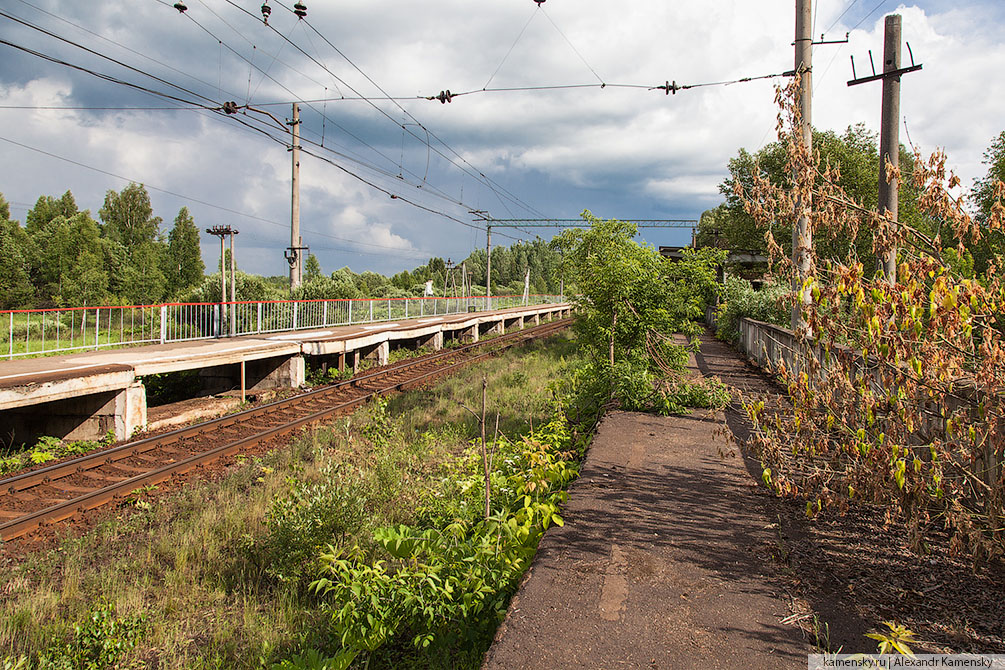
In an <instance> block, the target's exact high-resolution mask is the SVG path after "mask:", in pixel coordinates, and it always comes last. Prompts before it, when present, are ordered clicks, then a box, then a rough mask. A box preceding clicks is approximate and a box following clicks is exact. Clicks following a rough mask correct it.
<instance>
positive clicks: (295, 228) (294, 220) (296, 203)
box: [286, 103, 303, 291]
mask: <svg viewBox="0 0 1005 670" xmlns="http://www.w3.org/2000/svg"><path fill="white" fill-rule="evenodd" d="M288 123H289V125H290V127H291V128H292V134H293V143H292V144H291V145H290V151H291V152H292V153H293V180H292V181H293V200H292V206H291V211H290V248H289V249H288V253H287V254H286V260H287V261H289V264H290V290H291V291H292V290H293V289H295V288H297V287H298V286H300V282H301V279H302V278H301V276H300V251H301V247H302V246H303V245H302V244H301V242H300V105H298V104H297V103H293V118H292V119H291V120H290V121H288Z"/></svg>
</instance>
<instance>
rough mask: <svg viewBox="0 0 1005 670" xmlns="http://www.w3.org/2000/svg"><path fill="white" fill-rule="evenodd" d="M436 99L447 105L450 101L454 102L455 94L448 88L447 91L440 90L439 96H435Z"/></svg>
mask: <svg viewBox="0 0 1005 670" xmlns="http://www.w3.org/2000/svg"><path fill="white" fill-rule="evenodd" d="M434 100H439V101H440V104H441V105H445V104H447V103H448V102H453V101H454V96H453V94H452V93H451V92H450V91H449V90H447V91H440V94H439V95H438V96H436V97H435V98H434Z"/></svg>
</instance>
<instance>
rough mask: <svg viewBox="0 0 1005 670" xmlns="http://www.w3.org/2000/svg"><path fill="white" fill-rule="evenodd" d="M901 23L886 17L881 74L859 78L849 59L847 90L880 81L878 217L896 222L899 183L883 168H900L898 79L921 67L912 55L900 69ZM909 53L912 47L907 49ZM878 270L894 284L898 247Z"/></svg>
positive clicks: (883, 261)
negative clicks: (850, 75)
mask: <svg viewBox="0 0 1005 670" xmlns="http://www.w3.org/2000/svg"><path fill="white" fill-rule="evenodd" d="M901 26H902V21H901V17H900V14H890V15H889V16H887V17H886V22H885V26H884V28H885V31H884V35H883V72H882V74H876V67H875V65H873V66H872V75H871V76H867V77H859V76H858V74H857V73H856V72H855V57H854V56H852V59H851V71H852V80H851V81H849V82H848V85H849V86H857V85H858V84H865V83H868V82H871V81H877V80H882V81H883V111H882V125H881V127H880V137H879V213H880V215H882V216H885V217H887V218H890V219H893V220H896V219H897V216H898V214H899V193H898V191H899V188H900V182H899V180H898V179H896V178H894V179H892V180H890V181H887V180H886V164H887V163H888V162H889V163H890V164H891V165H892V166H893V167H895V168H896V167H899V166H900V77H901V75H904V74H907V73H908V72H917V71H918V70H920V69H921V67H922V66H921V65H920V64H919V65H915V63H914V55H913V54H912V55H911V65H910V66H908V67H901V65H900V40H901ZM907 50H908V52H910V51H911V45H910V44H908V45H907ZM869 62H870V63H872V51H870V52H869ZM879 268H880V269H881V270H882V271H883V277H884V278H885V279H886V281H887V282H889V283H890V284H893V283H895V282H896V281H897V247H896V246H893V247H891V248H890V249H887V251H886V253H885V254H884V255H883V256H882V257H881V258H880V259H879Z"/></svg>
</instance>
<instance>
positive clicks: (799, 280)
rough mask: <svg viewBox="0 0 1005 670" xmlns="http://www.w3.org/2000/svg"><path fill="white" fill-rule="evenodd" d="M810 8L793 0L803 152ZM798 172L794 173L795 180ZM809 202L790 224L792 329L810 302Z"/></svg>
mask: <svg viewBox="0 0 1005 670" xmlns="http://www.w3.org/2000/svg"><path fill="white" fill-rule="evenodd" d="M812 30H813V9H812V0H796V42H795V45H796V54H795V71H796V72H797V73H798V74H799V76H800V90H799V112H800V127H799V135H800V138H801V139H802V142H803V146H804V147H805V149H806V152H807V153H808V154H810V155H812V152H813V125H812V122H813V36H812V35H811V34H810V33H811V31H812ZM800 176H801V175H795V179H796V183H798V182H799V181H800ZM809 208H810V203H809V202H803V200H802V198H799V199H797V200H796V211H795V214H796V222H795V225H794V226H792V264H793V266H795V276H794V277H793V279H792V290H793V291H794V292H795V293H796V296H797V300H796V304H795V305H794V306H793V307H792V330H793V331H798V330H800V329H804V328H805V326H806V322H805V321H804V320H803V317H802V311H801V305H804V304H808V303H809V302H810V298H811V294H810V291H809V289H805V290H804V288H803V285H804V284H805V282H806V278H807V277H809V275H810V271H811V265H810V252H811V250H812V249H813V234H812V232H811V228H810V211H809Z"/></svg>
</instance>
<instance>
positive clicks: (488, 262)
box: [485, 226, 492, 309]
mask: <svg viewBox="0 0 1005 670" xmlns="http://www.w3.org/2000/svg"><path fill="white" fill-rule="evenodd" d="M491 286H492V226H485V309H492V288H491Z"/></svg>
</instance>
